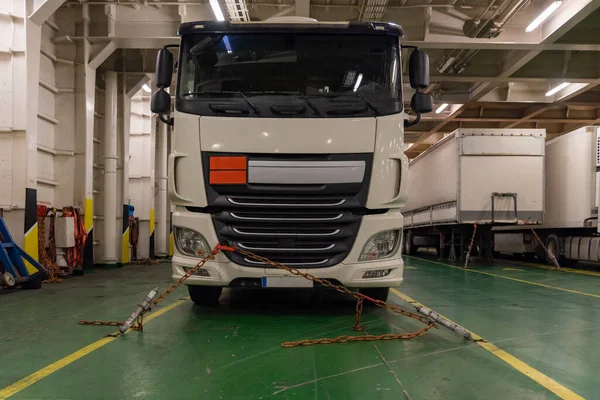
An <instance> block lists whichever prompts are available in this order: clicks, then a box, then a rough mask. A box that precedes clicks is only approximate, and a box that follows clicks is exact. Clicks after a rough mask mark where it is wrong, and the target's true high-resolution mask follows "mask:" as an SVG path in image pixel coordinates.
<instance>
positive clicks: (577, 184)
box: [494, 126, 600, 265]
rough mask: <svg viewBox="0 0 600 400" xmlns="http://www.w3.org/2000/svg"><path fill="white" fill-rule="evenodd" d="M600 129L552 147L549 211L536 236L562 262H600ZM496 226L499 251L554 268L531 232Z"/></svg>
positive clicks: (576, 134) (553, 142) (567, 137)
mask: <svg viewBox="0 0 600 400" xmlns="http://www.w3.org/2000/svg"><path fill="white" fill-rule="evenodd" d="M599 133H600V128H598V127H596V126H589V127H584V128H580V129H577V130H575V131H573V132H570V133H568V134H566V135H563V136H559V137H558V138H556V139H553V140H550V141H548V142H547V143H546V193H545V205H546V213H545V218H544V223H543V224H542V225H541V226H538V227H536V232H537V233H538V235H539V236H540V238H541V239H542V241H544V244H545V245H546V247H547V248H548V250H549V251H551V252H552V253H553V254H554V256H555V257H557V259H560V260H561V263H562V264H570V263H574V262H577V261H594V262H600V237H598V236H596V234H597V233H598V231H599V226H598V204H599V198H600V181H599V180H600V173H599V171H600V134H599ZM515 228H517V227H498V228H494V251H496V252H503V253H514V254H528V255H534V254H535V255H538V257H539V258H541V259H542V260H544V261H546V262H548V263H549V264H551V265H552V262H551V260H549V257H548V256H547V254H545V252H544V250H543V248H542V247H541V246H540V245H539V244H538V243H537V240H535V239H534V238H533V234H532V233H531V231H530V230H520V229H515Z"/></svg>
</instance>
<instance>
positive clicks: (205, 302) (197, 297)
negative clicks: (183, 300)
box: [188, 285, 223, 306]
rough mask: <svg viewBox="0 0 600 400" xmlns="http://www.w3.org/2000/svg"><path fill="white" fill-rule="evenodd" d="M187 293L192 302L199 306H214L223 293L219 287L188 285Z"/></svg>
mask: <svg viewBox="0 0 600 400" xmlns="http://www.w3.org/2000/svg"><path fill="white" fill-rule="evenodd" d="M188 292H189V294H190V298H191V299H192V301H193V302H194V303H195V304H197V305H199V306H216V305H218V304H219V298H220V297H221V293H222V292H223V288H222V287H220V286H196V285H188Z"/></svg>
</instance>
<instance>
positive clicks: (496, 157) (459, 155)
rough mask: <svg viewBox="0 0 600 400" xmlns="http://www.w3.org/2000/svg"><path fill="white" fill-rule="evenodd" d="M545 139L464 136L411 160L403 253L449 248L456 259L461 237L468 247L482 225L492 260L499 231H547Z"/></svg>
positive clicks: (485, 132) (524, 133)
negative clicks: (507, 227)
mask: <svg viewBox="0 0 600 400" xmlns="http://www.w3.org/2000/svg"><path fill="white" fill-rule="evenodd" d="M545 138H546V132H545V130H544V129H458V130H456V131H454V132H453V133H451V134H449V135H448V136H446V137H445V138H444V139H442V140H441V141H439V142H438V143H436V144H435V145H434V146H432V147H431V148H429V149H428V150H427V151H425V152H424V153H422V154H421V155H419V156H418V157H417V158H415V159H414V160H412V161H411V163H410V167H409V171H410V172H409V186H408V187H409V192H408V200H407V202H406V205H405V207H404V208H403V209H402V213H403V214H404V226H405V241H404V251H405V252H406V253H408V254H410V253H412V252H413V251H415V250H416V248H418V247H423V246H427V247H436V248H438V250H441V251H444V248H446V247H450V258H451V259H454V258H455V256H456V250H458V249H457V246H458V243H457V241H456V238H455V234H459V235H460V236H461V242H462V237H463V236H464V235H465V234H467V236H469V237H470V232H472V230H473V227H474V224H477V225H478V226H480V225H482V226H480V227H479V228H478V233H479V234H480V235H479V236H478V244H479V248H480V249H482V247H485V251H486V254H488V255H491V246H490V244H489V241H490V239H491V233H490V229H491V226H492V225H498V224H512V225H534V224H541V223H542V222H543V216H544V141H545ZM447 239H450V241H449V242H448V241H447ZM463 248H464V246H463ZM462 253H463V252H462V251H460V255H461V256H462Z"/></svg>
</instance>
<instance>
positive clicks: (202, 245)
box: [174, 227, 210, 257]
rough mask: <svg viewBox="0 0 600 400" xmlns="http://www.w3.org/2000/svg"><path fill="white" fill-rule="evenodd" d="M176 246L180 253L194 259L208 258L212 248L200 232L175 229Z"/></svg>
mask: <svg viewBox="0 0 600 400" xmlns="http://www.w3.org/2000/svg"><path fill="white" fill-rule="evenodd" d="M174 231H175V232H174V233H175V244H176V246H177V250H179V252H180V253H183V254H186V255H188V256H194V257H206V256H207V255H208V254H209V253H210V248H209V247H208V243H206V239H204V236H202V234H201V233H200V232H196V231H194V230H192V229H188V228H180V227H174Z"/></svg>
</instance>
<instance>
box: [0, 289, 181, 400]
mask: <svg viewBox="0 0 600 400" xmlns="http://www.w3.org/2000/svg"><path fill="white" fill-rule="evenodd" d="M188 299H189V297H186V298H185V299H182V300H177V301H175V302H173V303H171V304H169V305H168V306H165V307H163V308H161V309H160V310H157V311H156V312H152V313H151V314H150V315H149V316H148V317H146V318H144V322H145V323H147V322H150V321H152V320H153V319H156V318H158V317H160V316H161V315H163V314H164V313H166V312H169V311H171V310H172V309H174V308H175V307H178V306H180V305H182V304H183V303H185V302H186V301H187V300H188ZM130 331H131V329H128V330H127V331H126V332H125V334H127V333H129V332H130ZM115 339H117V338H116V337H105V338H102V339H100V340H97V341H95V342H94V343H92V344H90V345H87V346H85V347H84V348H82V349H79V350H77V351H75V352H74V353H71V354H69V355H68V356H66V357H63V358H61V359H60V360H58V361H55V362H53V363H52V364H50V365H48V366H46V367H44V368H42V369H40V370H38V371H36V372H34V373H33V374H31V375H29V376H26V377H25V378H23V379H21V380H20V381H17V382H15V383H13V384H12V385H10V386H7V387H5V388H4V389H2V390H0V400H4V399H7V398H9V397H11V396H14V395H15V394H17V393H19V392H20V391H21V390H23V389H26V388H28V387H29V386H31V385H33V384H34V383H36V382H38V381H40V380H42V379H44V378H45V377H47V376H48V375H51V374H53V373H55V372H56V371H58V370H60V369H62V368H64V367H66V366H67V365H69V364H71V363H73V362H75V361H77V360H79V359H80V358H82V357H85V356H87V355H88V354H90V353H91V352H93V351H94V350H98V349H99V348H101V347H103V346H106V345H107V344H109V343H111V342H112V341H114V340H115Z"/></svg>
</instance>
